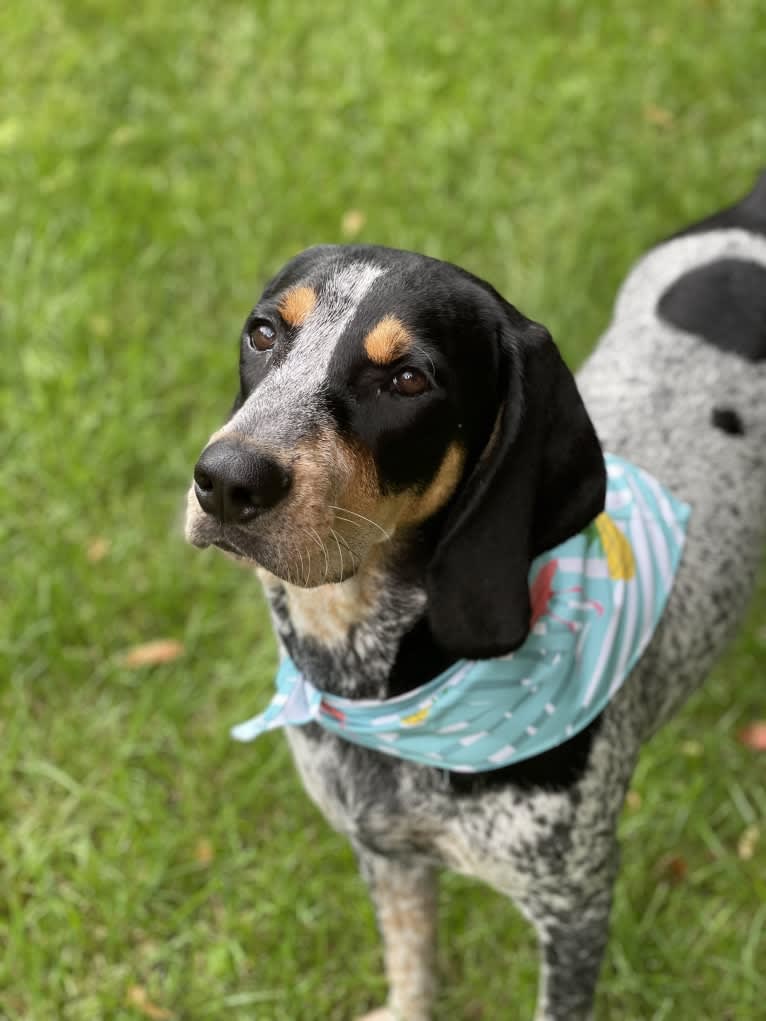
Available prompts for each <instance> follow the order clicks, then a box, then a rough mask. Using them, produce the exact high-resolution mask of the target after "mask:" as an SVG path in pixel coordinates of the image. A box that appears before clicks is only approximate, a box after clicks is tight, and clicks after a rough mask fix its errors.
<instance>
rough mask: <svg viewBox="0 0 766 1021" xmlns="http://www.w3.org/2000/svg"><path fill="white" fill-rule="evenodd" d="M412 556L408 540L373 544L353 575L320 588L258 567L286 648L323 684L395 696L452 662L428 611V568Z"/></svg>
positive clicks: (355, 694)
mask: <svg viewBox="0 0 766 1021" xmlns="http://www.w3.org/2000/svg"><path fill="white" fill-rule="evenodd" d="M412 562H413V557H412V549H411V547H408V549H407V550H404V549H400V548H397V546H396V545H395V544H391V545H390V546H387V547H381V548H376V549H375V551H374V553H373V554H372V555H371V556H369V557H368V558H367V560H366V561H365V562H364V563H363V564H362V565H361V566H360V568H359V570H358V571H357V572H356V574H355V575H353V576H352V577H351V578H348V579H347V580H346V581H343V582H339V583H336V584H331V585H320V586H318V587H316V588H300V587H297V586H295V585H289V584H288V583H286V582H284V581H281V580H280V579H279V578H276V577H275V576H274V575H272V574H268V573H267V572H265V571H260V572H259V574H260V577H261V581H262V582H263V585H264V589H265V592H266V595H267V597H268V599H269V602H270V604H271V611H272V616H273V619H274V625H275V629H276V632H277V635H278V637H279V640H280V643H281V645H282V647H283V649H284V651H285V652H286V653H287V654H288V655H289V656H290V657H291V659H292V660H293V661H294V662H295V664H296V665H297V666H298V668H299V669H300V670H301V672H302V673H304V674H305V675H306V676H307V677H308V678H309V679H310V680H311V681H312V683H313V684H315V685H316V686H317V687H318V688H321V689H322V690H323V691H327V692H329V693H331V694H335V695H342V696H345V697H348V698H390V697H392V696H393V695H397V694H401V693H402V692H404V691H407V690H410V689H411V688H414V687H416V686H417V685H418V684H422V683H425V681H427V680H429V679H430V678H431V677H432V676H434V674H435V673H438V672H439V670H442V669H444V668H445V667H446V666H447V665H449V663H450V662H451V659H450V657H448V656H447V655H446V654H444V653H443V652H442V651H441V650H439V649H438V648H437V647H436V646H435V645H434V643H433V640H432V638H431V635H430V631H429V629H428V626H427V623H426V621H425V618H424V612H425V608H426V592H425V583H424V575H425V568H424V566H422V565H421V566H420V567H419V568H418V569H416V570H414V571H413V570H412ZM403 563H407V564H408V566H409V570H408V571H407V573H406V574H405V573H404V572H403V570H402V564H403Z"/></svg>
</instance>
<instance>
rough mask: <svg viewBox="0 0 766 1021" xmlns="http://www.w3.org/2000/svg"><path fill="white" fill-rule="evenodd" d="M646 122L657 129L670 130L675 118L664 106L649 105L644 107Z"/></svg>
mask: <svg viewBox="0 0 766 1021" xmlns="http://www.w3.org/2000/svg"><path fill="white" fill-rule="evenodd" d="M644 120H645V121H646V122H647V124H653V125H654V127H655V128H669V127H670V125H671V124H672V123H673V121H674V120H675V118H674V116H673V114H672V113H671V112H670V110H666V109H665V107H664V106H657V105H656V104H655V103H647V104H646V106H645V107H644Z"/></svg>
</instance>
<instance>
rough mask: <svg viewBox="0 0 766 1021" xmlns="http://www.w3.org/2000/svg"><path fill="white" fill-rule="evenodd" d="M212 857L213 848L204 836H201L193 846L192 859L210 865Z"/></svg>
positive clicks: (213, 856)
mask: <svg viewBox="0 0 766 1021" xmlns="http://www.w3.org/2000/svg"><path fill="white" fill-rule="evenodd" d="M214 858H215V848H214V847H213V845H212V844H211V842H210V841H209V840H208V839H207V838H206V837H202V839H201V840H198V841H197V846H196V847H195V848H194V860H195V861H196V862H198V863H199V864H200V865H210V864H211V862H212V861H213V859H214Z"/></svg>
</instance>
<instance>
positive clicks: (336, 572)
mask: <svg viewBox="0 0 766 1021" xmlns="http://www.w3.org/2000/svg"><path fill="white" fill-rule="evenodd" d="M239 372H240V386H239V392H238V395H237V397H236V400H235V403H234V406H233V408H232V411H231V414H230V416H229V418H228V420H227V421H226V422H225V424H224V425H223V426H222V428H220V429H219V430H218V431H217V432H215V433H214V434H213V435H212V437H211V438H210V440H209V441H208V444H207V445H206V447H205V448H204V450H203V452H202V455H201V457H200V459H199V461H198V462H197V465H196V468H195V472H194V481H193V482H192V484H191V487H190V489H189V493H188V500H187V524H186V533H187V538H188V539H189V540H190V541H191V542H192V543H193V544H194V545H195V546H198V547H205V546H210V545H212V546H216V547H218V548H220V549H221V550H223V551H224V552H225V553H227V554H228V555H229V556H231V557H233V558H235V559H238V560H241V561H245V562H247V563H251V564H253V565H255V567H256V569H257V573H258V574H259V576H260V579H261V581H262V583H263V586H264V588H265V591H266V594H267V597H268V601H269V604H270V608H271V613H272V617H273V623H274V628H275V631H276V635H277V638H278V643H279V646H280V650H281V654H282V656H283V657H285V658H289V660H290V662H291V663H293V664H295V666H296V669H297V670H298V671H300V673H301V675H302V676H305V677H308V678H309V679H310V681H311V682H312V684H313V685H315V686H316V689H317V690H319V691H321V692H322V693H324V695H325V696H326V697H328V698H329V697H331V696H332V697H335V698H336V699H337V698H340V699H346V700H354V701H358V700H379V701H388V700H392V699H397V698H401V697H405V696H406V695H407V693H408V692H411V691H413V689H418V688H419V686H421V685H423V684H427V683H428V682H429V680H430V679H431V678H434V677H435V676H437V675H439V674H440V673H442V672H444V671H449V670H450V669H452V668H453V667H454V664H455V663H457V662H462V661H463V660H465V659H466V658H467V659H468V660H471V661H476V662H482V661H486V660H488V659H492V658H498V657H499V658H502V657H508V655H509V654H512V653H513V650H517V649H519V648H520V647H522V646H523V643H524V642H525V641H526V640H527V636H528V635H529V632H530V627H531V622H532V613H533V607H532V604H531V601H530V590H529V578H530V569H531V565H532V564H533V563H534V562H535V559H536V558H537V557H539V556H540V555H541V554H542V553H543V552H544V551H546V550H550V549H551V548H552V547H555V546H557V544H559V543H562V542H564V541H566V540H568V539H569V537H570V536H573V535H575V534H579V533H581V532H582V530H583V529H587V528H588V527H589V525H590V523H591V522H593V521H594V519H597V518H598V515H599V514H600V513H601V512H602V510H603V507H604V493H605V469H604V455H603V452H604V451H608V452H610V453H613V454H615V455H617V456H618V457H621V458H624V459H626V460H627V461H629V462H631V463H632V464H635V465H637V466H639V467H640V468H641V469H643V470H644V471H646V472H648V473H650V475H651V477H652V478H654V479H656V480H658V481H659V482H660V483H661V484H662V486H663V487H667V491H668V492H669V493H671V494H673V497H674V498H676V499H677V500H679V501H682V502H683V504H684V505H686V506H687V507H688V508H689V510H690V516H689V519H688V530H687V534H686V536H685V539H684V545H683V553H682V556H681V561H680V565H679V567H678V570H677V573H676V575H675V578H674V580H673V582H672V589H671V591H670V595H669V598H668V599H667V602H666V604H665V606H664V610H663V612H662V616H661V619H660V621H659V624H658V625H657V626H656V629H655V630H654V631H653V633H652V635H651V638H650V640H649V642H648V645H647V646H646V647H645V649H644V650H643V653H642V655H641V656H640V659H639V660H638V662H637V663H636V665H635V666H634V667H633V668H632V669H631V670H630V671H629V675H628V676H627V678H626V680H625V682H624V683H623V684H622V686H621V687H620V688H619V690H618V691H616V692H615V693H614V695H613V697H612V698H611V700H610V701H609V702H608V704H607V705H606V706H605V707H604V708H603V709H602V710H601V711H600V712H599V713H598V714H597V715H596V716H595V717H594V718H593V719H592V720H590V721H588V722H587V724H586V725H585V726H583V727H582V728H581V729H579V730H578V731H577V732H576V733H574V734H572V735H571V736H568V737H566V738H565V739H562V741H561V742H560V743H558V744H557V745H555V746H553V747H551V748H549V749H547V750H545V751H542V752H539V753H538V754H535V755H532V756H530V757H527V758H524V759H522V760H521V761H514V762H512V763H510V764H507V765H503V766H502V767H500V768H494V769H486V770H480V771H476V772H470V773H469V772H463V771H459V770H453V769H450V768H444V767H440V766H439V765H438V763H435V764H434V765H428V764H424V763H419V762H413V761H409V760H407V759H402V758H399V757H396V756H395V755H393V754H386V752H385V751H381V750H378V749H376V748H370V747H365V746H363V745H361V744H358V743H356V742H354V741H352V740H347V739H345V738H344V737H343V735H342V733H338V732H337V731H333V730H331V729H328V728H327V727H325V726H322V725H321V723H319V722H316V721H313V722H307V723H306V722H305V721H304V725H301V726H297V725H296V726H290V727H288V728H287V736H288V740H289V743H290V746H291V749H292V753H293V756H294V758H295V761H296V764H297V768H298V770H299V772H300V775H301V777H302V780H303V783H304V785H305V787H306V789H307V791H308V793H309V795H310V796H311V798H312V799H313V800H314V802H315V803H316V804H317V805H318V807H319V808H320V810H321V811H322V812H323V813H324V815H325V816H326V818H327V819H328V820H329V822H330V823H331V824H332V825H333V826H334V827H335V828H336V829H337V830H338V831H340V832H341V833H343V834H345V836H346V837H347V838H348V839H349V840H350V842H351V844H352V846H353V848H354V850H355V852H356V854H357V856H358V860H359V864H360V869H361V872H362V875H363V877H364V879H365V880H366V882H367V884H368V886H369V889H370V892H371V895H372V898H373V901H374V904H375V908H376V914H377V919H378V924H379V928H380V931H381V934H382V939H383V944H384V958H385V968H386V975H387V980H388V984H389V997H388V1001H387V1004H386V1006H384V1007H382V1008H380V1009H379V1010H376V1011H374V1012H373V1013H372V1014H369V1015H367V1021H372V1019H373V1018H374V1019H377V1021H383V1019H387V1021H394V1019H395V1021H428V1019H430V1018H432V1017H433V1011H434V997H435V993H436V988H435V935H436V908H437V885H436V884H437V874H438V872H439V870H440V869H442V868H447V869H453V870H456V871H457V872H460V873H463V874H465V875H468V876H472V877H475V878H478V879H480V880H483V881H484V882H486V883H488V884H489V885H490V886H491V887H493V888H494V889H496V890H498V891H499V892H501V893H504V894H507V895H508V896H510V897H511V898H512V899H513V901H514V902H515V903H516V905H517V906H518V908H519V909H520V910H521V912H522V913H523V915H524V916H525V917H526V918H527V919H528V921H529V922H531V924H532V925H533V926H534V928H535V930H536V934H537V937H538V941H539V947H540V962H541V963H540V981H539V994H538V1005H537V1012H536V1017H537V1019H539V1021H542V1019H545V1021H580V1019H585V1018H589V1017H591V1016H592V1010H593V1003H594V996H595V989H596V985H597V979H598V974H599V969H600V965H601V961H602V957H603V954H604V950H605V945H606V943H607V934H608V921H609V912H610V903H611V900H612V889H613V884H614V881H615V877H616V874H617V871H618V844H617V839H616V827H617V821H618V816H619V813H620V810H621V806H622V804H623V799H624V796H625V793H626V790H627V787H628V783H629V780H630V777H631V774H632V772H633V769H634V767H635V765H636V760H637V757H638V754H639V749H640V748H641V745H642V744H643V743H644V742H645V741H646V740H647V739H648V738H650V737H651V736H652V734H653V733H654V732H655V731H656V730H657V729H658V728H659V727H660V726H661V725H662V724H663V723H664V722H665V721H666V720H667V719H668V718H669V717H670V716H671V714H672V713H674V712H675V710H677V709H678V708H679V706H680V705H681V704H682V703H683V702H684V700H685V699H686V698H687V697H688V696H689V695H690V694H691V692H693V691H694V690H695V689H696V688H697V687H698V686H699V685H700V684H701V682H702V681H703V680H704V678H705V676H706V674H707V673H708V671H709V670H710V667H711V665H712V664H713V662H714V660H715V659H716V657H717V656H719V655H720V653H721V652H722V651H723V649H724V648H725V646H726V644H727V642H728V640H729V639H730V638H731V637H732V635H733V633H734V631H735V629H736V627H737V624H738V622H739V621H740V619H741V617H742V614H743V612H744V610H745V608H746V604H747V601H748V597H749V594H750V593H751V590H752V587H753V583H754V577H755V574H756V570H757V565H758V561H759V557H760V553H761V551H762V549H763V542H764V526H765V524H766V174H764V175H763V176H761V177H760V178H759V180H758V181H757V183H756V185H755V187H754V189H753V190H752V191H751V192H750V193H749V194H748V195H747V196H746V197H745V198H744V199H743V200H741V201H740V202H738V203H737V204H735V205H733V206H731V207H730V208H728V209H725V210H724V211H722V212H719V213H716V214H715V215H713V216H711V217H708V218H707V219H705V220H703V221H702V222H700V223H696V224H695V225H693V226H691V227H689V228H688V229H686V230H684V231H682V232H681V233H679V234H676V235H675V236H673V237H671V238H670V239H669V240H667V241H665V242H663V243H661V244H659V245H657V246H656V247H654V248H652V249H651V250H650V251H649V252H648V253H647V254H646V255H645V256H644V257H643V258H641V259H640V260H639V261H638V262H637V263H636V265H635V266H634V267H633V268H632V270H631V271H630V273H629V275H628V277H627V278H626V280H625V282H624V284H623V286H622V288H621V290H620V292H619V294H618V297H617V299H616V303H615V307H614V313H613V318H612V321H611V323H610V325H609V326H608V328H607V330H606V332H605V334H604V336H603V337H602V339H601V341H600V342H599V344H598V345H597V347H596V349H595V351H594V352H593V354H592V355H591V356H590V358H589V359H588V360H587V362H586V363H585V364H584V366H583V367H582V368H581V370H580V372H579V374H578V376H577V381H576V383H575V380H574V378H573V376H572V375H571V374H570V372H569V370H568V369H567V367H566V366H565V364H564V362H563V361H562V359H561V357H560V355H559V353H558V350H557V348H556V347H555V345H554V343H553V341H552V339H551V337H550V335H549V334H548V332H547V331H546V330H545V329H544V328H543V327H542V326H540V325H539V324H537V323H534V322H532V321H530V320H529V319H527V318H526V317H525V316H524V315H522V314H521V313H520V312H519V311H518V310H517V309H516V308H515V307H514V306H512V305H510V304H509V303H508V302H506V301H505V300H504V298H502V297H501V296H500V295H499V294H498V293H497V292H496V291H495V290H494V289H493V288H492V287H491V286H490V285H489V284H487V283H485V282H484V281H482V280H480V279H478V278H477V277H475V276H473V275H471V274H470V273H468V272H466V271H464V270H462V269H459V268H457V267H455V266H453V265H450V264H447V263H444V262H440V261H437V260H434V259H430V258H427V257H425V256H421V255H416V254H413V253H408V252H403V251H397V250H392V249H386V248H382V247H376V246H362V245H353V246H337V247H336V246H320V247H316V248H311V249H309V250H307V251H305V252H303V253H302V254H300V255H298V256H297V257H296V258H294V259H292V260H291V261H290V262H289V263H288V264H287V265H286V266H285V267H284V268H283V269H282V270H281V272H279V273H278V274H277V276H276V277H274V279H273V280H271V282H270V283H269V284H268V286H267V287H266V289H265V291H264V293H263V295H262V297H261V299H260V300H259V301H258V303H257V305H256V306H255V308H254V309H253V311H252V312H251V313H250V314H249V315H248V317H247V319H246V321H245V324H244V328H243V331H242V336H241V347H240V361H239ZM586 409H587V410H586Z"/></svg>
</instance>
